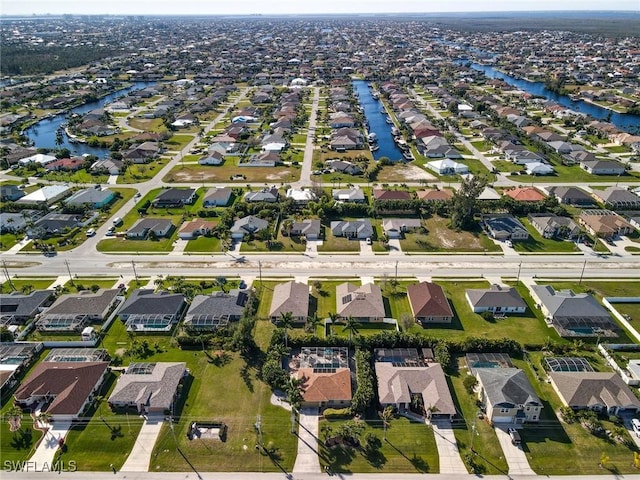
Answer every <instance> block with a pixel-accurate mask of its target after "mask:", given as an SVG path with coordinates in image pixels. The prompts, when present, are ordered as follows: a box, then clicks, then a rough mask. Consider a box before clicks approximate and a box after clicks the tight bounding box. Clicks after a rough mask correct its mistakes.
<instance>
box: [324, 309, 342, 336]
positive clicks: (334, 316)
mask: <svg viewBox="0 0 640 480" xmlns="http://www.w3.org/2000/svg"><path fill="white" fill-rule="evenodd" d="M329 319H330V320H331V325H332V326H333V325H337V324H338V323H340V317H339V316H338V314H337V313H333V312H329ZM324 338H327V329H326V327H325V329H324Z"/></svg>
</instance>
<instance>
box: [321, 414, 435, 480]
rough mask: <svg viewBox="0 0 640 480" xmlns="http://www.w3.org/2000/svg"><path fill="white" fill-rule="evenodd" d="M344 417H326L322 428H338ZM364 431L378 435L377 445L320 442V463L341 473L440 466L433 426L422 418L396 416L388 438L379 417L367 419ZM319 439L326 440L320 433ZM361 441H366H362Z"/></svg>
mask: <svg viewBox="0 0 640 480" xmlns="http://www.w3.org/2000/svg"><path fill="white" fill-rule="evenodd" d="M342 422H343V420H333V421H329V420H323V421H321V422H320V431H321V432H322V431H323V428H327V427H325V426H324V425H327V426H329V427H330V428H336V427H337V426H338V425H339V424H340V423H342ZM364 425H365V429H364V431H363V433H362V435H361V439H364V438H365V437H366V436H367V435H374V436H375V437H376V438H377V440H378V441H377V442H375V443H376V444H377V445H378V448H377V449H375V450H372V451H365V450H364V449H361V450H355V449H352V448H347V447H343V446H335V447H331V448H328V447H325V446H324V445H320V447H319V451H320V464H321V465H323V466H325V465H329V467H330V468H331V470H333V471H334V472H338V473H347V474H349V473H438V472H439V469H440V464H439V457H438V450H437V448H436V442H435V439H434V437H433V435H434V434H433V430H432V429H431V428H430V427H428V426H426V425H425V424H424V423H420V422H410V421H409V420H407V419H406V418H401V417H398V418H395V419H393V420H391V422H390V425H389V426H388V427H387V440H388V441H384V431H383V426H382V422H381V421H380V420H372V421H366V422H365V423H364ZM320 440H324V437H323V435H322V434H321V438H320ZM361 443H364V442H363V441H361Z"/></svg>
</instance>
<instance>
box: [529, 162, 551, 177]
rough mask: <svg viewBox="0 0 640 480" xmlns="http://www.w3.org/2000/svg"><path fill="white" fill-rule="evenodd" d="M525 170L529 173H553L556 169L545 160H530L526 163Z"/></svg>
mask: <svg viewBox="0 0 640 480" xmlns="http://www.w3.org/2000/svg"><path fill="white" fill-rule="evenodd" d="M525 171H526V172H527V175H534V176H537V175H551V174H552V173H553V172H554V170H553V167H552V166H551V165H549V164H547V163H543V162H529V163H527V164H526V165H525Z"/></svg>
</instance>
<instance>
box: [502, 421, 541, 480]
mask: <svg viewBox="0 0 640 480" xmlns="http://www.w3.org/2000/svg"><path fill="white" fill-rule="evenodd" d="M507 428H508V427H507V426H497V425H496V427H495V431H496V435H497V436H498V441H499V442H500V446H501V447H502V452H503V453H504V458H505V460H506V461H507V465H509V475H535V474H536V472H534V471H533V470H531V467H530V466H529V461H528V460H527V456H526V455H525V454H524V450H522V446H521V445H514V444H513V443H511V437H510V436H509V434H508V433H507Z"/></svg>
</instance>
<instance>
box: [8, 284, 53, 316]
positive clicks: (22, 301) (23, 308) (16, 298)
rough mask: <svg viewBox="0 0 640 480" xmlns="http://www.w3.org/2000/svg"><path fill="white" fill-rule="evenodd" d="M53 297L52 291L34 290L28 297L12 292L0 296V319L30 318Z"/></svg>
mask: <svg viewBox="0 0 640 480" xmlns="http://www.w3.org/2000/svg"><path fill="white" fill-rule="evenodd" d="M52 295H53V290H34V291H33V292H31V293H29V294H28V295H24V294H22V293H20V292H12V293H9V294H1V295H0V318H5V317H11V316H16V317H31V316H34V315H35V314H36V313H38V308H40V307H43V306H45V305H46V303H47V302H48V301H49V299H50V298H51V297H52Z"/></svg>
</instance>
